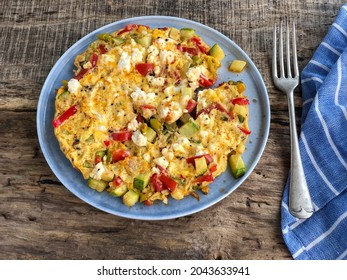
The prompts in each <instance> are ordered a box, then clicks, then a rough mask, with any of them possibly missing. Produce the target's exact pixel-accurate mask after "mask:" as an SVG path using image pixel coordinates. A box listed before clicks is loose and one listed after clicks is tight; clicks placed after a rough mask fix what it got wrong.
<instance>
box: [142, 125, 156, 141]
mask: <svg viewBox="0 0 347 280" xmlns="http://www.w3.org/2000/svg"><path fill="white" fill-rule="evenodd" d="M143 135H144V136H146V138H147V141H148V142H151V143H153V141H154V139H155V137H156V136H157V133H156V132H155V131H154V129H152V128H151V127H149V126H147V128H146V130H145V132H144V133H143Z"/></svg>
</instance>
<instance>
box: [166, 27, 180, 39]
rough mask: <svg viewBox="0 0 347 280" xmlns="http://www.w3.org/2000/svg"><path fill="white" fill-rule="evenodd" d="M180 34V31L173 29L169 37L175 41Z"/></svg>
mask: <svg viewBox="0 0 347 280" xmlns="http://www.w3.org/2000/svg"><path fill="white" fill-rule="evenodd" d="M179 33H180V31H179V30H178V29H176V28H171V29H170V34H169V36H170V38H172V39H175V38H176V37H177V36H178V34H179Z"/></svg>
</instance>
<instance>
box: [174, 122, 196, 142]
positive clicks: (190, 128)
mask: <svg viewBox="0 0 347 280" xmlns="http://www.w3.org/2000/svg"><path fill="white" fill-rule="evenodd" d="M198 131H199V126H198V125H197V124H196V123H195V122H193V120H189V121H188V122H187V123H185V124H184V125H182V126H181V127H180V129H179V130H178V132H179V133H180V134H182V135H184V136H186V137H187V138H190V137H192V136H193V135H194V134H195V133H196V132H198Z"/></svg>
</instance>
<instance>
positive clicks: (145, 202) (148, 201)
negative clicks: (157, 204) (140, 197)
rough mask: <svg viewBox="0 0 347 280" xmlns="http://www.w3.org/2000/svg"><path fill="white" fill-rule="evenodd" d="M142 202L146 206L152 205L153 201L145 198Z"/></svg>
mask: <svg viewBox="0 0 347 280" xmlns="http://www.w3.org/2000/svg"><path fill="white" fill-rule="evenodd" d="M143 204H144V205H146V206H152V205H153V201H152V200H148V199H147V200H145V201H144V202H143Z"/></svg>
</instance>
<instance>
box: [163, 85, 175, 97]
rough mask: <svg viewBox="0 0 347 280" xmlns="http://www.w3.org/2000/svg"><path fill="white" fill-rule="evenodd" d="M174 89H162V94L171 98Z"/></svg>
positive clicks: (169, 87)
mask: <svg viewBox="0 0 347 280" xmlns="http://www.w3.org/2000/svg"><path fill="white" fill-rule="evenodd" d="M174 88H175V87H174V86H168V87H167V88H165V89H164V93H165V94H166V95H168V96H170V97H171V96H172V95H173V91H174Z"/></svg>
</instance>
